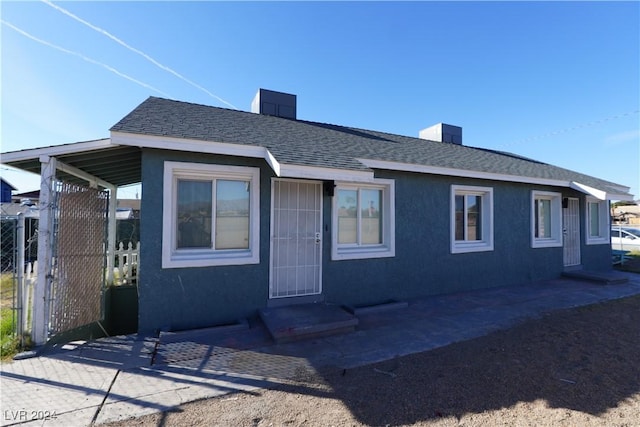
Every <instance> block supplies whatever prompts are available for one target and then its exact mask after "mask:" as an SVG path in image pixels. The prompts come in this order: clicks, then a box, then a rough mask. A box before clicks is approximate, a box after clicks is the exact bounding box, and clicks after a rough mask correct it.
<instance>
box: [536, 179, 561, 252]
mask: <svg viewBox="0 0 640 427" xmlns="http://www.w3.org/2000/svg"><path fill="white" fill-rule="evenodd" d="M538 199H541V200H549V201H550V202H551V203H550V215H551V218H550V219H551V237H536V200H538ZM530 213H531V230H530V233H531V247H532V248H534V249H537V248H557V247H562V246H563V245H564V243H563V231H562V229H563V225H562V221H563V219H562V193H558V192H555V191H542V190H531V207H530Z"/></svg>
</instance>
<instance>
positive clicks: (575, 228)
mask: <svg viewBox="0 0 640 427" xmlns="http://www.w3.org/2000/svg"><path fill="white" fill-rule="evenodd" d="M562 212H563V214H562V221H563V224H562V225H563V230H562V231H563V248H564V266H565V267H571V266H574V265H580V262H581V261H580V201H579V200H578V199H573V198H569V199H567V200H566V207H564V206H563V209H562Z"/></svg>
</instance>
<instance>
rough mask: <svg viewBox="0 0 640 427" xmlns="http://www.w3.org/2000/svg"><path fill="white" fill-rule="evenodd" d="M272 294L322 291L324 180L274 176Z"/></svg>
mask: <svg viewBox="0 0 640 427" xmlns="http://www.w3.org/2000/svg"><path fill="white" fill-rule="evenodd" d="M271 195H272V196H271V197H272V202H271V213H272V214H271V271H270V274H269V276H270V280H269V298H285V297H300V296H307V295H317V294H320V293H321V292H322V286H321V278H322V270H321V265H322V239H321V237H322V183H319V182H311V181H289V180H280V179H276V180H273V183H272V191H271Z"/></svg>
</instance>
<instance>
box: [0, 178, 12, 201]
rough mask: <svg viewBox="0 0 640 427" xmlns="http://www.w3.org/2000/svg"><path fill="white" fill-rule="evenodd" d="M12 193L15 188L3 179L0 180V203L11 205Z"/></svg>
mask: <svg viewBox="0 0 640 427" xmlns="http://www.w3.org/2000/svg"><path fill="white" fill-rule="evenodd" d="M13 191H16V188H15V187H14V186H13V185H11V184H9V183H8V182H7V181H5V180H4V179H3V178H0V202H1V203H11V193H12V192H13Z"/></svg>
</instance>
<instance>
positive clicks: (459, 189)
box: [451, 185, 493, 253]
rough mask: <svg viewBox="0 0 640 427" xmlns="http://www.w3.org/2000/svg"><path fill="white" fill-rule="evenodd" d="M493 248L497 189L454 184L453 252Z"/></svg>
mask: <svg viewBox="0 0 640 427" xmlns="http://www.w3.org/2000/svg"><path fill="white" fill-rule="evenodd" d="M491 250H493V189H492V188H487V187H472V186H462V185H453V186H451V252H452V253H464V252H480V251H491Z"/></svg>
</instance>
